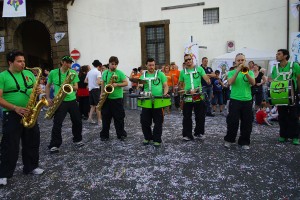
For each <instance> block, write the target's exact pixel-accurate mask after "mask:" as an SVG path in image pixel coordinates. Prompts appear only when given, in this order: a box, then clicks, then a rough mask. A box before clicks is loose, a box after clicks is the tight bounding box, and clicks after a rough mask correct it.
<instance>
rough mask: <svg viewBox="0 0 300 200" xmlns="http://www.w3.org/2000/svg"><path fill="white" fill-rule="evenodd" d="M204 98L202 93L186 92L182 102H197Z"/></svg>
mask: <svg viewBox="0 0 300 200" xmlns="http://www.w3.org/2000/svg"><path fill="white" fill-rule="evenodd" d="M204 98H205V96H204V94H203V93H197V94H186V95H184V98H183V100H184V102H185V103H192V102H198V101H202V100H203V99H204Z"/></svg>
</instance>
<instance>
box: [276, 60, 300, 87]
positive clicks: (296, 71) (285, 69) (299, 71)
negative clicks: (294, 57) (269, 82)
mask: <svg viewBox="0 0 300 200" xmlns="http://www.w3.org/2000/svg"><path fill="white" fill-rule="evenodd" d="M290 65H291V62H288V63H287V65H286V66H285V67H280V66H279V64H278V71H279V73H280V72H289V71H290ZM299 74H300V66H299V64H298V63H296V62H294V63H293V73H292V76H291V79H293V81H294V86H295V89H297V76H298V75H299ZM277 76H278V74H277V70H276V66H274V67H273V69H272V79H273V80H275V79H276V78H277ZM287 77H288V75H287V76H286V78H287ZM276 80H278V81H282V80H283V76H279V77H278V78H277V79H276Z"/></svg>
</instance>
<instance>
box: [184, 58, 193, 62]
mask: <svg viewBox="0 0 300 200" xmlns="http://www.w3.org/2000/svg"><path fill="white" fill-rule="evenodd" d="M190 60H192V59H191V58H188V59H184V62H187V61H190Z"/></svg>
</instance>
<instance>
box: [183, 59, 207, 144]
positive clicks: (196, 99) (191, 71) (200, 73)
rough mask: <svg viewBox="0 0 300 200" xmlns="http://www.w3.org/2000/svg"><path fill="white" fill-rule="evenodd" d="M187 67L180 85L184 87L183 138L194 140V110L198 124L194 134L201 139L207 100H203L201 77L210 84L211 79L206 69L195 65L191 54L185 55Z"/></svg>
mask: <svg viewBox="0 0 300 200" xmlns="http://www.w3.org/2000/svg"><path fill="white" fill-rule="evenodd" d="M184 62H185V68H184V69H183V70H182V71H181V72H180V76H179V87H180V88H181V89H184V91H185V94H184V104H183V122H182V125H183V129H182V136H183V140H185V141H189V140H193V139H194V137H193V134H192V129H193V121H192V111H193V110H194V112H195V122H196V126H195V129H194V136H195V137H196V138H199V139H203V137H204V125H205V112H206V109H205V102H204V101H203V97H204V96H203V95H202V94H201V92H202V85H201V77H202V78H203V79H204V81H206V83H207V84H209V85H210V79H209V77H208V76H207V75H206V73H205V71H204V69H203V68H202V67H199V66H195V65H194V63H193V58H192V56H191V55H190V54H185V55H184Z"/></svg>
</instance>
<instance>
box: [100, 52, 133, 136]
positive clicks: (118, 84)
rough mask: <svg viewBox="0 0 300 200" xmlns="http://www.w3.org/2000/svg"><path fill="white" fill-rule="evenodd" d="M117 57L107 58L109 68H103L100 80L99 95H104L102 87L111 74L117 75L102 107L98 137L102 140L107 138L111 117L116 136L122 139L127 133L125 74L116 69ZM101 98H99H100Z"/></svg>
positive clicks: (108, 81) (108, 80)
mask: <svg viewBox="0 0 300 200" xmlns="http://www.w3.org/2000/svg"><path fill="white" fill-rule="evenodd" d="M118 64H119V59H118V58H117V57H116V56H111V57H110V58H109V70H105V71H104V72H103V74H102V82H101V95H105V92H104V88H105V86H106V85H107V84H109V83H110V80H111V77H112V76H113V75H116V76H117V80H115V81H114V82H113V83H112V86H113V87H114V91H113V92H112V93H110V94H109V95H108V97H107V98H106V100H105V102H104V104H103V106H102V109H101V115H102V130H101V132H100V138H101V140H102V141H107V140H108V139H109V129H110V123H111V119H112V118H113V119H114V124H115V128H116V132H117V137H118V139H120V140H124V139H125V138H126V137H127V133H126V131H125V130H124V119H125V110H124V107H123V87H125V86H127V85H128V82H127V79H126V76H125V74H124V73H123V72H122V71H121V70H118V69H117V67H118ZM100 99H101V98H100Z"/></svg>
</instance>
